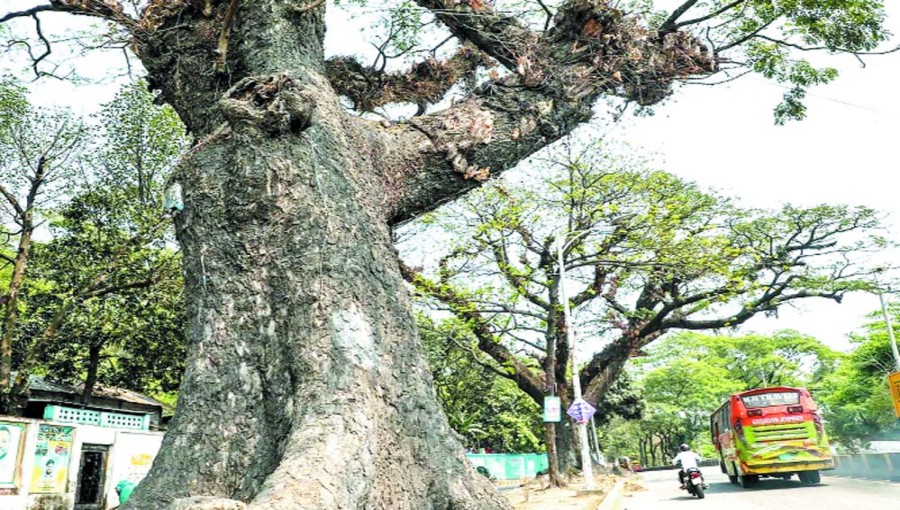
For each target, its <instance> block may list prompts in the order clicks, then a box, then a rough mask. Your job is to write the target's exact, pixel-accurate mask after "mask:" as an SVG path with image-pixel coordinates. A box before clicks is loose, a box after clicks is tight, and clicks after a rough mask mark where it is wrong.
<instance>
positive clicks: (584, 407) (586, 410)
mask: <svg viewBox="0 0 900 510" xmlns="http://www.w3.org/2000/svg"><path fill="white" fill-rule="evenodd" d="M595 412H597V410H596V409H594V406H592V405H590V404H588V403H587V402H585V401H584V400H582V399H580V398H578V399H575V402H572V405H571V406H569V409H567V410H566V414H568V415H569V416H571V417H572V419H573V420H575V421H577V422H578V423H579V424H581V425H584V424H585V423H587V422H589V421H591V416H594V413H595Z"/></svg>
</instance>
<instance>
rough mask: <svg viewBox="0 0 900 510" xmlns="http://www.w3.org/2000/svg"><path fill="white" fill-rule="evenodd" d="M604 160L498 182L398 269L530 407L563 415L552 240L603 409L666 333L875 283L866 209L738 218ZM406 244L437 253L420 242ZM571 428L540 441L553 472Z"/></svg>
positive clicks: (739, 319) (566, 386)
mask: <svg viewBox="0 0 900 510" xmlns="http://www.w3.org/2000/svg"><path fill="white" fill-rule="evenodd" d="M592 148H593V147H592ZM601 154H602V155H601V156H594V155H593V153H592V152H591V151H590V149H588V150H587V151H585V152H583V153H582V154H580V155H579V154H576V155H574V156H569V157H568V160H567V161H564V162H563V163H556V164H551V165H548V166H547V167H542V168H541V179H542V182H541V184H540V185H537V186H535V185H534V184H532V183H530V182H529V183H528V184H525V185H514V184H510V185H507V184H505V183H496V184H494V185H491V186H487V187H485V188H483V189H482V190H480V191H479V192H475V193H472V194H470V195H469V196H468V197H467V198H465V199H463V200H461V201H460V202H459V203H458V204H457V205H455V206H452V207H450V208H448V209H447V210H446V211H444V212H443V213H441V215H440V216H439V217H438V218H437V219H431V221H432V222H434V223H435V224H436V226H437V227H440V228H442V229H443V232H442V236H443V237H449V238H450V239H451V241H450V242H449V244H450V245H449V246H448V247H447V249H446V251H445V252H444V253H445V254H444V255H443V256H442V257H441V259H440V261H439V262H438V263H437V264H436V267H431V268H428V269H427V270H426V271H425V272H423V271H420V270H416V269H413V268H410V267H405V268H404V275H405V277H406V278H407V280H408V281H409V282H411V283H412V284H413V285H414V287H415V288H416V289H417V291H418V292H419V293H420V294H421V295H423V296H424V297H426V298H428V299H431V300H433V301H436V302H437V303H439V306H440V307H441V308H443V309H445V310H448V311H450V312H452V313H454V314H455V315H456V316H457V317H458V318H459V319H460V320H463V321H466V322H467V323H468V324H470V326H471V329H472V331H473V333H474V334H475V335H476V336H478V337H479V344H478V346H479V348H480V349H481V350H482V351H483V352H484V353H485V354H487V355H489V356H491V357H492V358H493V359H494V360H495V361H496V362H497V363H500V364H503V365H504V366H509V367H510V370H514V371H515V381H516V383H517V385H518V386H519V388H520V389H522V391H524V392H525V393H527V394H528V395H530V396H532V398H533V399H534V400H535V401H536V402H538V403H540V402H542V400H543V397H544V396H545V395H549V394H552V393H558V394H559V395H560V396H561V397H562V400H563V405H564V406H568V405H569V404H570V403H571V401H572V394H571V387H570V381H571V378H570V373H571V372H570V369H569V368H568V366H569V360H570V349H569V346H568V343H567V335H566V330H567V328H568V327H570V325H568V324H566V322H565V318H564V315H563V312H562V306H561V303H560V301H559V285H560V283H559V282H560V279H559V267H558V257H557V247H558V245H559V243H562V244H563V245H564V246H565V247H566V248H565V250H564V252H563V258H564V260H565V264H566V274H567V280H568V281H569V282H570V285H571V288H567V294H568V295H570V296H572V297H571V299H570V304H571V306H572V308H573V310H575V311H576V312H577V313H576V314H575V315H576V316H577V317H579V318H580V322H579V323H578V324H577V329H578V331H579V332H580V333H579V335H580V337H581V338H582V341H583V343H584V346H583V347H580V348H582V349H584V350H585V351H586V354H587V355H590V356H592V357H591V359H590V360H589V363H586V364H585V366H584V367H583V368H581V369H580V374H581V383H582V387H583V388H585V395H586V397H587V399H588V401H590V402H592V403H600V402H602V401H603V398H604V397H605V395H606V393H607V391H608V390H609V388H610V386H611V385H612V384H613V383H614V382H615V380H616V378H617V377H618V375H619V373H620V372H621V370H622V368H623V367H624V365H625V363H626V361H627V360H628V359H629V358H630V357H631V356H632V355H634V354H637V353H640V352H641V351H642V349H643V348H644V347H646V346H647V345H649V344H650V343H651V342H653V341H654V340H655V339H656V338H658V337H659V336H660V335H662V334H664V333H666V332H667V331H670V330H679V329H685V330H708V329H719V328H725V327H732V326H737V325H739V324H741V323H743V322H745V321H747V320H749V319H750V318H752V317H753V316H755V315H756V314H758V313H774V312H775V311H776V310H777V309H778V308H779V307H780V306H782V305H783V304H785V303H789V302H791V301H795V300H798V299H806V298H811V297H824V298H830V299H834V300H836V301H838V302H839V301H840V300H841V297H842V296H843V295H844V294H845V293H846V292H850V291H854V290H861V289H865V288H867V287H869V286H870V282H869V280H868V277H869V275H870V274H871V272H872V270H873V269H869V268H867V267H866V266H865V263H864V257H865V254H866V253H867V252H869V251H871V250H873V249H877V248H878V247H879V246H881V243H882V242H883V241H882V240H881V239H880V238H878V237H877V236H876V235H875V234H877V233H878V232H879V230H880V227H879V219H878V217H877V215H876V214H875V212H874V211H872V210H869V209H865V208H855V209H854V208H849V207H843V206H827V205H823V206H818V207H812V208H796V207H792V206H786V207H785V208H783V210H781V211H775V212H770V211H763V210H748V209H741V208H739V207H737V206H736V205H734V204H733V203H731V202H730V201H729V200H727V199H725V198H722V197H720V196H717V195H715V194H713V193H710V192H706V191H703V190H701V189H700V188H699V187H697V186H696V185H693V184H691V183H687V182H684V181H682V180H680V179H678V178H677V177H675V176H673V175H671V174H667V173H665V172H658V171H657V172H653V171H646V170H642V169H640V168H638V167H637V165H636V164H634V163H629V162H627V161H626V162H621V161H617V160H616V158H615V157H614V156H612V153H611V152H610V151H609V150H608V149H607V150H606V152H604V153H601ZM425 232H426V233H427V232H429V231H428V230H425ZM407 244H408V245H410V246H412V247H413V248H416V247H421V246H429V248H431V247H432V246H433V245H426V244H425V243H423V242H422V241H421V239H420V238H416V237H413V238H411V239H410V240H408V241H407ZM410 256H414V251H412V252H409V251H408V253H407V257H410ZM427 256H434V253H433V251H429V252H427ZM859 261H863V263H862V264H860V262H859ZM772 341H773V342H777V341H779V339H774V340H772ZM785 341H786V342H787V343H788V344H789V345H790V347H783V348H781V349H782V350H780V351H779V350H777V349H776V346H774V345H772V346H769V345H766V346H762V347H765V348H769V347H771V348H772V349H776V350H775V351H772V352H777V355H778V356H783V357H785V358H780V359H787V358H786V357H789V356H791V355H792V353H790V352H788V350H789V349H802V348H803V347H802V346H800V345H798V344H797V343H796V339H786V340H785ZM748 342H750V344H751V345H752V344H753V342H754V340H753V339H748ZM802 354H803V353H802V351H801V352H799V353H798V354H797V356H799V355H802ZM529 360H535V361H536V363H529ZM766 361H767V360H766V359H760V360H758V363H760V365H758V366H756V365H754V367H753V370H757V369H760V370H762V371H764V372H757V373H756V375H757V376H758V377H760V378H761V380H760V382H759V383H757V384H771V383H772V380H773V379H772V378H774V377H777V376H778V372H779V370H782V371H783V370H786V369H785V368H784V367H777V366H774V367H768V366H765V365H764V363H765V362H766ZM770 371H775V373H769V372H770ZM549 381H552V383H550V382H549ZM557 431H563V432H564V433H557ZM570 431H571V427H569V428H559V427H556V428H555V430H554V427H553V426H552V425H548V427H547V431H546V436H547V437H546V439H545V440H546V442H548V443H555V444H556V451H557V452H558V454H557V453H556V452H554V450H553V449H552V448H551V449H549V450H548V453H549V455H550V456H551V472H552V471H553V468H552V466H553V465H554V463H553V462H552V457H553V456H554V455H555V454H556V455H558V458H559V464H560V465H561V466H562V467H563V468H565V467H567V466H570V465H573V464H575V463H576V452H577V451H578V448H576V447H574V437H573V434H571V433H570ZM566 432H568V433H566Z"/></svg>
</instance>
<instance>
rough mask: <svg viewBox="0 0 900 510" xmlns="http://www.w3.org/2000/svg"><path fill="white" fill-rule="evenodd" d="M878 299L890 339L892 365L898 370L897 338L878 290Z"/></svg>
mask: <svg viewBox="0 0 900 510" xmlns="http://www.w3.org/2000/svg"><path fill="white" fill-rule="evenodd" d="M878 300H879V301H881V314H882V315H884V323H885V324H886V325H887V330H888V338H890V339H891V350H892V351H894V367H895V368H896V370H897V371H898V372H900V350H897V339H896V338H895V337H894V326H893V324H891V316H890V315H889V314H888V311H887V306H885V304H884V294H883V293H882V292H881V290H879V291H878Z"/></svg>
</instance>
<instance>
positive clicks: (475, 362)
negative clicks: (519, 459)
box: [419, 317, 543, 453]
mask: <svg viewBox="0 0 900 510" xmlns="http://www.w3.org/2000/svg"><path fill="white" fill-rule="evenodd" d="M419 330H420V331H421V333H422V344H423V346H424V347H425V354H426V355H427V356H428V363H429V365H430V366H431V372H432V374H433V375H434V387H435V391H436V392H437V395H438V399H439V400H440V402H441V405H442V407H443V409H444V412H445V413H446V414H447V419H448V420H449V421H450V426H451V427H452V428H453V430H455V431H456V432H457V433H458V434H459V435H460V436H462V439H463V442H464V444H465V445H466V446H468V447H470V448H490V449H491V450H493V451H496V452H498V453H499V452H504V453H506V452H509V453H517V452H521V453H532V452H536V451H540V450H541V444H540V443H541V440H540V437H541V430H542V428H543V427H542V425H543V424H542V423H541V410H540V408H539V407H538V406H537V405H536V404H535V402H534V401H533V400H531V399H529V398H528V396H527V395H523V394H522V393H521V392H520V391H519V390H518V388H516V385H515V383H513V382H512V381H510V380H509V379H507V378H506V377H505V376H504V375H501V374H504V373H503V372H502V370H500V369H498V368H497V367H496V366H495V365H493V364H491V363H489V362H485V361H482V358H483V356H482V355H480V353H478V352H477V351H475V350H474V349H473V348H472V346H471V344H472V342H473V340H472V339H471V335H470V333H468V331H467V330H466V328H465V327H464V326H463V325H459V324H455V323H454V322H453V321H446V322H442V323H440V324H435V323H434V322H433V321H431V320H430V319H428V318H426V317H420V318H419ZM498 372H499V373H498Z"/></svg>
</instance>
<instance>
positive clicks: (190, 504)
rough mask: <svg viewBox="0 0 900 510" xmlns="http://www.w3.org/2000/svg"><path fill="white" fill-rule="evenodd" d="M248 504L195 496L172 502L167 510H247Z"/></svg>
mask: <svg viewBox="0 0 900 510" xmlns="http://www.w3.org/2000/svg"><path fill="white" fill-rule="evenodd" d="M246 509H247V504H246V503H243V502H241V501H235V500H233V499H227V498H212V497H206V496H195V497H192V498H181V499H176V500H175V501H173V502H171V503H170V504H169V506H167V507H166V510H246Z"/></svg>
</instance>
